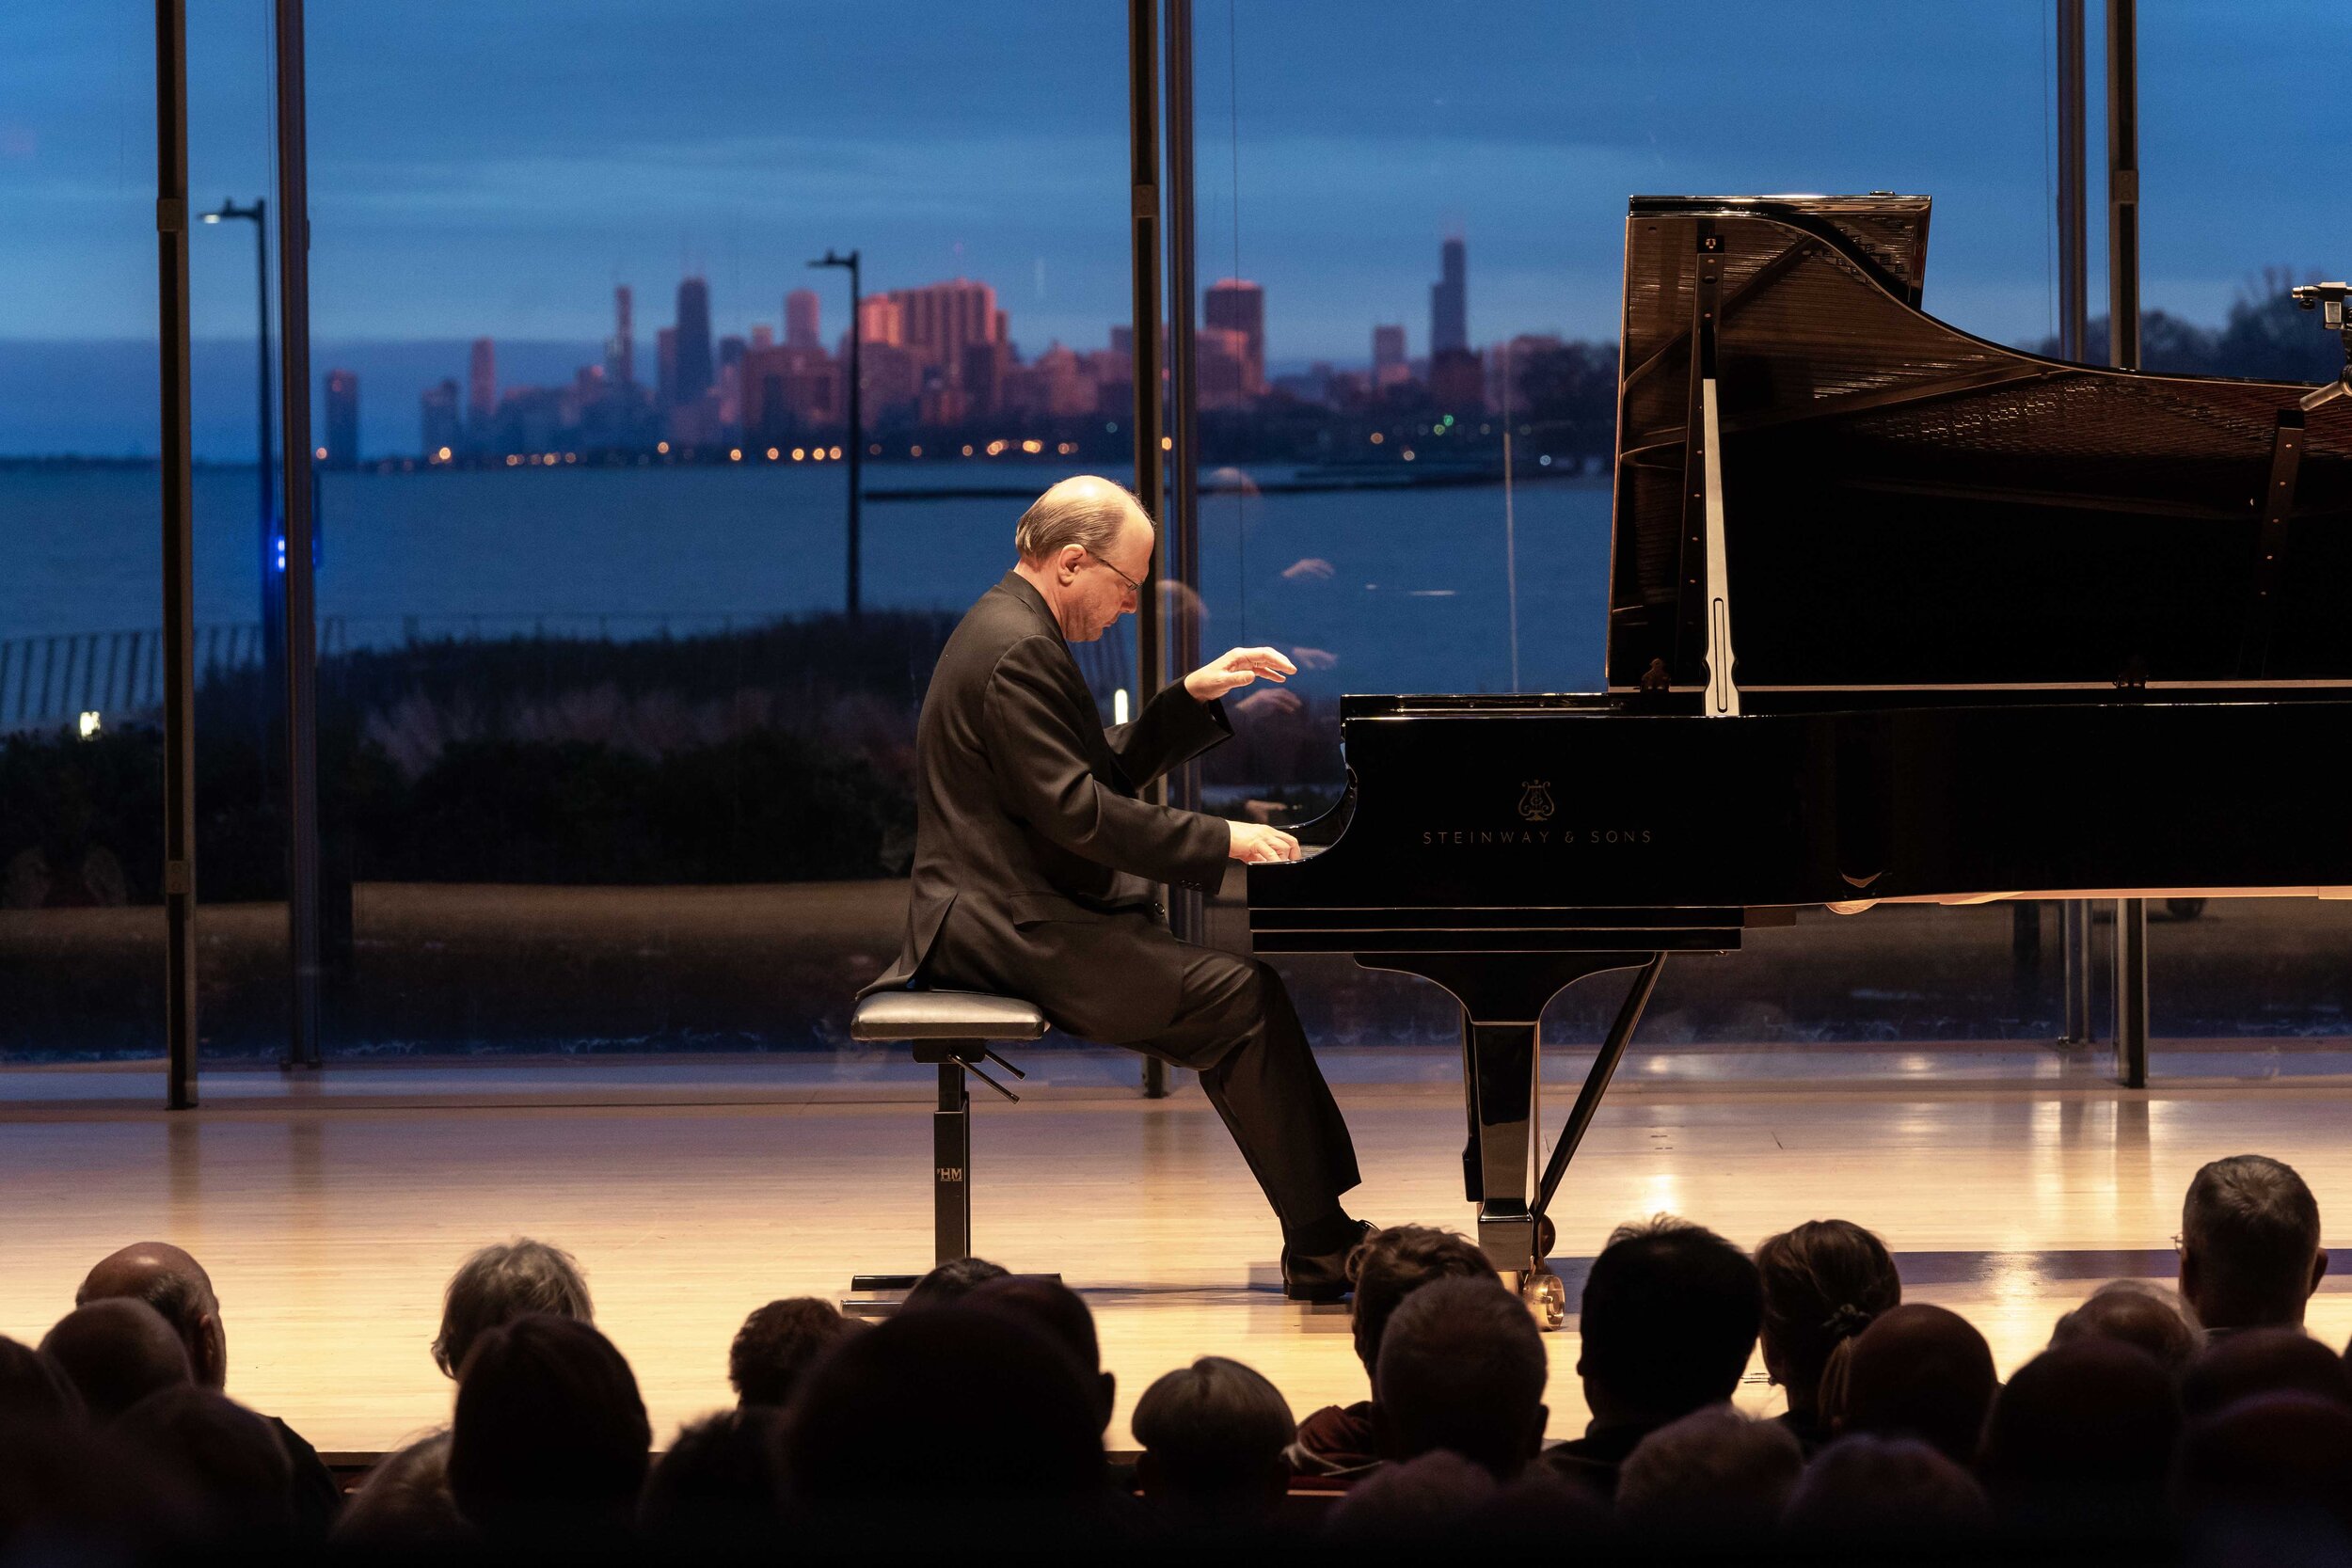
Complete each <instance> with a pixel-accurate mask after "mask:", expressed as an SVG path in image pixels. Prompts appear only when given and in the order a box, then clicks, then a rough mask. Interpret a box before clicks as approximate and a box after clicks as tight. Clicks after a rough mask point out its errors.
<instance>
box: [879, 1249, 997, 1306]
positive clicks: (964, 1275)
mask: <svg viewBox="0 0 2352 1568" xmlns="http://www.w3.org/2000/svg"><path fill="white" fill-rule="evenodd" d="M1009 1272H1010V1271H1009V1270H1008V1269H1007V1268H1006V1267H1005V1266H1004V1265H1003V1264H1002V1263H992V1262H990V1261H989V1260H988V1259H985V1258H959V1259H956V1260H955V1261H953V1262H951V1263H942V1264H940V1265H939V1266H938V1267H937V1268H935V1269H933V1270H932V1271H931V1272H930V1273H929V1274H927V1275H924V1276H923V1277H922V1278H920V1279H918V1280H916V1281H915V1282H914V1289H913V1290H911V1291H908V1292H907V1296H906V1300H904V1301H902V1302H900V1303H899V1304H898V1310H899V1311H901V1312H905V1311H909V1310H912V1309H914V1308H915V1307H945V1306H946V1305H947V1304H948V1303H949V1302H953V1301H961V1300H962V1299H963V1298H964V1297H966V1296H968V1295H970V1294H971V1293H972V1292H973V1291H977V1290H978V1289H979V1288H980V1287H981V1286H983V1285H985V1284H987V1283H988V1282H989V1281H990V1280H992V1279H1002V1278H1004V1277H1005V1275H1007V1274H1008V1273H1009Z"/></svg>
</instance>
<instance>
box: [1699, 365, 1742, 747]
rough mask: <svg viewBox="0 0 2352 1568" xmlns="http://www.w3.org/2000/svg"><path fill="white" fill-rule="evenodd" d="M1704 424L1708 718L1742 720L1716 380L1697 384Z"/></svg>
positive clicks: (1709, 379) (1721, 432)
mask: <svg viewBox="0 0 2352 1568" xmlns="http://www.w3.org/2000/svg"><path fill="white" fill-rule="evenodd" d="M1699 408H1700V413H1701V417H1702V418H1703V419H1704V420H1706V423H1705V425H1704V426H1703V432H1704V433H1703V435H1702V436H1701V440H1702V441H1703V443H1704V447H1705V451H1704V461H1705V469H1704V471H1705V473H1706V476H1707V708H1706V712H1707V713H1708V717H1710V718H1716V719H1737V718H1739V717H1740V688H1739V686H1738V685H1737V684H1736V683H1735V682H1734V681H1733V680H1732V678H1731V659H1732V653H1731V578H1730V575H1729V573H1728V572H1727V571H1726V570H1725V568H1724V554H1725V551H1724V459H1723V447H1722V442H1723V431H1722V426H1721V424H1720V423H1719V422H1718V420H1717V419H1716V417H1715V378H1714V377H1713V376H1711V375H1710V376H1708V377H1707V378H1706V380H1704V381H1702V382H1701V383H1700V384H1699Z"/></svg>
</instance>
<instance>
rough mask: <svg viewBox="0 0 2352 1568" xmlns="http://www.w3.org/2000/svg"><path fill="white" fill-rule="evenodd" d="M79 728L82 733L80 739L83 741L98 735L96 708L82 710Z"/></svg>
mask: <svg viewBox="0 0 2352 1568" xmlns="http://www.w3.org/2000/svg"><path fill="white" fill-rule="evenodd" d="M79 728H80V730H81V732H82V738H83V739H84V740H87V739H88V738H89V737H90V736H94V735H96V734H97V733H98V710H97V709H96V708H85V709H83V710H82V717H81V720H80V722H79Z"/></svg>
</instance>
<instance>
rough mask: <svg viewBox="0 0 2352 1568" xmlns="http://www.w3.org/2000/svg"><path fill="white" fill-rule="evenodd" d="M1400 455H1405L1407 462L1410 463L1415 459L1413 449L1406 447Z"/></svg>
mask: <svg viewBox="0 0 2352 1568" xmlns="http://www.w3.org/2000/svg"><path fill="white" fill-rule="evenodd" d="M1400 455H1401V456H1403V457H1404V459H1405V461H1406V462H1407V463H1410V462H1411V461H1412V460H1413V449H1412V448H1410V447H1406V449H1405V451H1403V452H1402V453H1401V454H1400Z"/></svg>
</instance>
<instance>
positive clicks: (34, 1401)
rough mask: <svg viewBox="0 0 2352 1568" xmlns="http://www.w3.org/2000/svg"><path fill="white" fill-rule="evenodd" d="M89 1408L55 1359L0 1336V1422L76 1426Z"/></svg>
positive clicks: (86, 1414)
mask: <svg viewBox="0 0 2352 1568" xmlns="http://www.w3.org/2000/svg"><path fill="white" fill-rule="evenodd" d="M88 1418H89V1409H88V1407H87V1405H85V1404H83V1402H82V1396H81V1394H80V1393H79V1392H77V1391H76V1390H75V1388H74V1386H73V1380H72V1378H70V1377H68V1376H66V1375H65V1369H64V1368H63V1367H60V1366H58V1365H57V1362H56V1357H55V1356H50V1355H44V1354H41V1353H40V1351H37V1350H35V1349H34V1348H33V1347H32V1346H30V1345H26V1344H20V1343H18V1342H17V1341H16V1340H14V1339H11V1338H8V1337H7V1336H6V1335H0V1421H27V1422H34V1423H37V1424H40V1425H42V1426H67V1427H78V1426H80V1425H82V1424H83V1423H84V1422H85V1421H87V1419H88Z"/></svg>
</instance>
